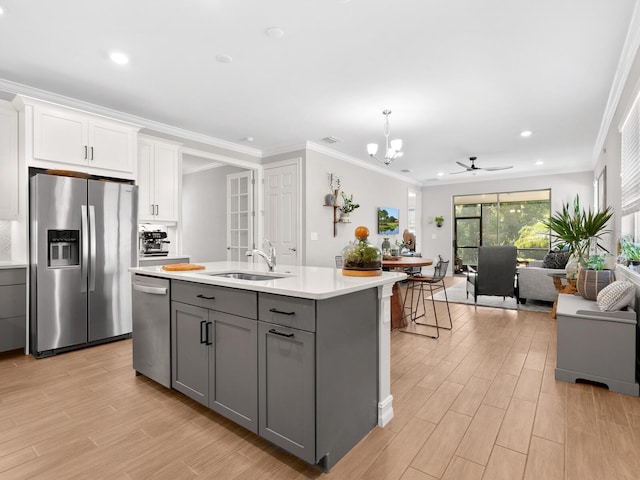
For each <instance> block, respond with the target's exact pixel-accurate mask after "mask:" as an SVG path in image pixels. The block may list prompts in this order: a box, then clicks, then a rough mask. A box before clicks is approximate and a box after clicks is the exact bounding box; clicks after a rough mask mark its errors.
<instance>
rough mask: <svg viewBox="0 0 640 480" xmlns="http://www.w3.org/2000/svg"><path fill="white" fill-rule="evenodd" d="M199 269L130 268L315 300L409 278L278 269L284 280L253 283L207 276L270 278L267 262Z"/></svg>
mask: <svg viewBox="0 0 640 480" xmlns="http://www.w3.org/2000/svg"><path fill="white" fill-rule="evenodd" d="M199 265H203V266H204V267H205V269H204V270H195V271H186V272H168V271H166V270H163V269H162V267H161V266H155V267H137V268H130V269H129V271H130V272H133V273H141V274H144V275H151V276H154V277H161V278H170V279H173V280H185V281H188V282H197V283H203V284H207V285H220V286H223V287H232V288H241V289H243V290H253V291H257V292H268V293H275V294H278V295H288V296H291V297H301V298H311V299H314V300H322V299H325V298H331V297H337V296H340V295H345V294H347V293H353V292H357V291H360V290H366V289H368V288H373V287H378V286H381V285H387V284H393V283H395V282H397V281H399V280H403V279H404V278H406V274H404V273H398V272H382V275H380V276H376V277H347V276H344V275H342V270H338V269H335V268H326V267H298V266H294V265H278V266H276V268H275V271H274V272H271V274H272V275H277V274H282V275H285V277H284V278H275V279H273V280H257V281H251V280H237V279H233V278H225V277H216V276H210V275H206V273H224V272H251V273H265V274H270V272H269V269H268V268H267V265H266V264H265V263H264V262H263V263H247V262H211V263H200V264H199Z"/></svg>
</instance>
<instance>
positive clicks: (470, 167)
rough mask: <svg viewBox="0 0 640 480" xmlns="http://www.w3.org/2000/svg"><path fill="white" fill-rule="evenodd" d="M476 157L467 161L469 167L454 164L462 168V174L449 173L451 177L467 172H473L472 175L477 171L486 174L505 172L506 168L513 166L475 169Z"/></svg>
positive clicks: (459, 163) (460, 163) (462, 164)
mask: <svg viewBox="0 0 640 480" xmlns="http://www.w3.org/2000/svg"><path fill="white" fill-rule="evenodd" d="M477 158H478V157H469V160H470V161H471V165H467V164H464V163H462V162H456V163H457V164H458V165H460V166H461V167H462V168H464V170H463V171H462V172H451V175H457V174H458V173H467V172H473V173H474V175H475V173H476V172H477V171H478V170H486V171H487V172H495V171H498V170H507V169H508V168H513V165H509V166H507V167H476V163H475V162H476V160H477Z"/></svg>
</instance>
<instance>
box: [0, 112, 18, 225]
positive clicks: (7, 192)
mask: <svg viewBox="0 0 640 480" xmlns="http://www.w3.org/2000/svg"><path fill="white" fill-rule="evenodd" d="M0 172H1V173H0V220H15V219H17V218H18V185H19V181H18V112H17V111H16V109H15V108H13V106H12V105H11V104H10V103H9V102H5V101H2V100H0Z"/></svg>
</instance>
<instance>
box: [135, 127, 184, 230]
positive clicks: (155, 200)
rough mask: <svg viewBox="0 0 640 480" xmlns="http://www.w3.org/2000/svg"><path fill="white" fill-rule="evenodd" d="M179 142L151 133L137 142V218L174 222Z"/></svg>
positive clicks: (176, 213)
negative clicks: (150, 135) (160, 138)
mask: <svg viewBox="0 0 640 480" xmlns="http://www.w3.org/2000/svg"><path fill="white" fill-rule="evenodd" d="M179 148H180V145H178V144H175V143H170V142H165V141H162V140H155V139H153V138H152V137H143V136H140V137H139V142H138V219H139V220H140V221H152V222H157V221H161V222H177V221H178V208H179V201H178V200H179V197H178V194H179V180H180V175H179Z"/></svg>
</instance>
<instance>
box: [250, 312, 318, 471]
mask: <svg viewBox="0 0 640 480" xmlns="http://www.w3.org/2000/svg"><path fill="white" fill-rule="evenodd" d="M258 362H259V367H258V368H259V372H258V375H259V380H258V389H259V390H258V392H259V394H258V398H259V430H258V433H259V435H260V436H261V437H263V438H265V439H267V440H269V441H270V442H272V443H274V444H276V445H278V446H280V447H282V448H284V449H285V450H287V451H289V452H291V453H292V454H294V455H296V456H297V457H299V458H301V459H303V460H305V461H307V462H309V463H311V464H315V463H316V451H315V418H316V417H315V335H314V334H313V333H309V332H303V331H301V330H296V329H293V328H287V327H283V326H280V325H274V324H270V323H265V322H258Z"/></svg>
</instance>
